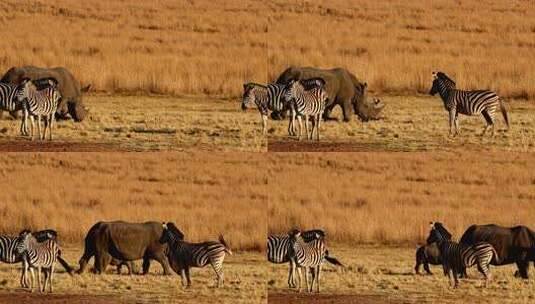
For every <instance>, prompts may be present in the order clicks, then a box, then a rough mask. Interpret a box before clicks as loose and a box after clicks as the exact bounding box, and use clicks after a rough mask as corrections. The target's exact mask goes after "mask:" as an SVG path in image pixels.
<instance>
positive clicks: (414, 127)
mask: <svg viewBox="0 0 535 304" xmlns="http://www.w3.org/2000/svg"><path fill="white" fill-rule="evenodd" d="M380 98H381V99H382V100H383V101H384V102H385V103H386V108H385V109H384V110H383V112H382V113H381V117H382V118H381V119H379V120H375V121H369V122H361V121H359V120H358V119H355V120H354V121H352V122H350V123H342V122H336V121H327V122H324V123H322V125H321V128H320V134H321V136H322V137H321V140H320V142H319V143H313V142H309V141H306V140H305V138H306V136H305V135H303V139H302V142H301V143H297V139H296V138H295V137H289V136H288V131H287V128H288V122H287V121H284V122H282V121H278V122H271V121H270V123H271V126H272V127H271V128H270V130H269V137H268V150H269V151H296V150H297V151H316V150H324V151H369V150H372V151H462V150H477V151H516V152H535V104H533V103H532V102H530V101H521V100H516V101H512V102H509V103H508V104H507V111H508V115H509V122H510V124H511V127H510V129H509V130H508V131H507V127H506V124H505V122H504V120H503V117H502V116H501V113H497V115H496V123H495V136H494V137H492V136H490V131H489V132H488V133H487V134H486V135H485V137H482V136H481V134H482V132H483V128H484V127H485V126H486V122H485V119H484V118H483V116H482V115H479V116H465V115H461V116H460V117H459V125H460V128H461V134H460V135H458V136H457V137H455V138H450V137H449V135H448V132H449V126H448V113H447V112H446V110H444V105H443V102H442V100H441V99H440V97H438V96H437V97H431V96H424V95H421V96H414V97H413V96H381V97H380ZM336 109H337V110H336V111H334V112H335V113H334V115H333V116H336V115H338V118H339V120H340V121H341V120H342V115H341V110H340V108H339V107H338V108H336ZM304 129H305V128H304V124H303V130H304ZM303 134H305V131H303Z"/></svg>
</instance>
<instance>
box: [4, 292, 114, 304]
mask: <svg viewBox="0 0 535 304" xmlns="http://www.w3.org/2000/svg"><path fill="white" fill-rule="evenodd" d="M120 302H121V301H120V299H119V298H114V297H109V296H92V295H69V294H47V295H41V294H36V293H33V294H32V293H0V303H19V304H23V303H32V304H33V303H48V304H66V303H69V304H82V303H84V304H85V303H91V304H109V303H120Z"/></svg>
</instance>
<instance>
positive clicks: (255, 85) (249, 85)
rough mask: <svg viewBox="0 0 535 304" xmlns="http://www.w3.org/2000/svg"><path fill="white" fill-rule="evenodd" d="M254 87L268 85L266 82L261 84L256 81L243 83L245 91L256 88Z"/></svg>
mask: <svg viewBox="0 0 535 304" xmlns="http://www.w3.org/2000/svg"><path fill="white" fill-rule="evenodd" d="M254 87H261V88H264V89H265V88H267V86H266V85H264V84H259V83H256V82H248V83H244V84H243V91H244V92H247V91H249V90H250V89H252V88H254Z"/></svg>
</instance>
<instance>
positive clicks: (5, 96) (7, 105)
mask: <svg viewBox="0 0 535 304" xmlns="http://www.w3.org/2000/svg"><path fill="white" fill-rule="evenodd" d="M21 88H22V86H21V85H13V84H9V83H3V82H0V110H3V111H8V112H10V113H15V112H16V111H19V110H21V109H22V103H23V101H24V98H25V97H24V94H22V91H21V90H20V89H21ZM13 115H14V114H13ZM23 127H24V125H23V124H21V125H20V133H21V134H22V135H27V133H28V130H25V129H23Z"/></svg>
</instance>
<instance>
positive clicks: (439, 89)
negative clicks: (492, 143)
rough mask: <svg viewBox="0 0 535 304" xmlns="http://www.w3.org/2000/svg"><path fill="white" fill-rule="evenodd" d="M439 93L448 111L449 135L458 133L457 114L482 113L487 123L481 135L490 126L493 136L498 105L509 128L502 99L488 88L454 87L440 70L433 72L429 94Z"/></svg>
mask: <svg viewBox="0 0 535 304" xmlns="http://www.w3.org/2000/svg"><path fill="white" fill-rule="evenodd" d="M437 93H438V94H439V95H440V97H441V98H442V101H443V102H444V107H445V108H446V111H448V112H449V127H450V131H449V135H450V136H451V137H454V136H456V135H458V134H459V131H460V130H459V118H458V116H459V114H464V115H469V116H471V115H477V114H482V115H483V117H484V118H485V120H486V122H487V125H486V126H485V129H484V130H483V133H482V136H485V133H486V132H487V130H488V129H489V128H492V136H494V120H495V115H496V111H497V110H498V107H499V108H500V110H501V112H502V115H503V119H504V120H505V124H506V125H507V129H509V118H508V117H507V110H506V109H505V104H504V102H503V100H502V99H501V98H500V97H499V96H498V95H497V94H496V93H495V92H492V91H489V90H477V91H463V90H457V89H456V88H455V82H454V81H453V80H452V79H451V78H449V77H448V76H447V75H446V74H444V73H442V72H433V86H432V87H431V90H430V91H429V94H431V95H432V96H434V95H435V94H437Z"/></svg>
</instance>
